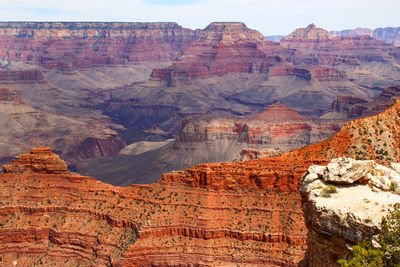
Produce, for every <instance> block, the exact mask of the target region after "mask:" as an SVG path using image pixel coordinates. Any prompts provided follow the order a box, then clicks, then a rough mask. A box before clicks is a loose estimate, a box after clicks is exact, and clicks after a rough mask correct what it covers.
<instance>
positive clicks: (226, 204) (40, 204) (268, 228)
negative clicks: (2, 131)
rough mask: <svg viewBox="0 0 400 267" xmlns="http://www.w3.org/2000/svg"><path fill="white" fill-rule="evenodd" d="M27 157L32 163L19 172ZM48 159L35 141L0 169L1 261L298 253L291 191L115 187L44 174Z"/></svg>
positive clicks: (266, 257)
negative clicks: (9, 165) (4, 170)
mask: <svg viewBox="0 0 400 267" xmlns="http://www.w3.org/2000/svg"><path fill="white" fill-rule="evenodd" d="M27 159H29V160H30V161H31V162H32V164H33V165H34V166H36V167H35V168H31V169H29V172H24V173H23V174H22V175H21V172H19V170H21V169H27V168H29V165H27V164H26V162H27ZM54 159H57V160H56V162H57V163H58V162H59V159H58V157H57V156H55V155H54V154H52V153H50V152H49V151H48V149H44V148H41V149H35V150H32V151H31V152H30V153H28V154H27V155H22V156H20V157H19V158H18V159H17V160H15V161H14V162H13V164H12V166H13V168H9V171H8V172H7V173H5V174H2V175H1V176H0V178H1V180H2V183H1V186H2V188H4V189H7V190H1V192H2V193H1V194H0V201H1V203H2V208H1V209H0V213H1V214H2V216H1V218H0V220H1V224H2V227H1V230H0V255H1V256H2V262H3V264H6V265H10V264H13V262H14V261H17V264H19V265H26V266H29V265H34V264H37V263H42V264H45V265H50V264H52V265H59V266H61V265H72V264H73V265H76V264H84V265H86V264H92V265H96V266H109V265H116V266H143V265H144V266H147V265H163V266H176V265H200V266H210V265H232V264H237V265H239V266H246V265H255V266H264V265H293V264H295V263H296V262H298V261H300V260H301V258H302V257H303V256H304V251H305V242H304V241H305V238H306V235H305V234H306V232H305V228H304V227H303V226H304V225H303V220H302V217H301V212H299V211H300V204H301V201H300V198H299V197H298V196H297V195H296V194H294V193H293V192H282V193H279V196H278V194H277V193H276V192H273V191H258V190H257V191H249V188H247V187H246V186H245V185H243V186H240V187H236V189H235V190H231V191H215V190H212V189H211V188H210V189H198V188H191V187H187V186H185V185H184V184H176V185H174V186H171V187H169V186H167V187H165V186H163V185H161V184H154V185H151V186H136V185H134V186H130V187H126V188H121V187H113V186H111V185H106V184H103V183H101V182H98V181H96V180H94V179H92V178H89V177H83V176H80V175H77V174H73V173H69V172H65V171H64V170H63V171H62V172H60V173H57V174H54V173H52V172H43V171H42V170H43V168H47V167H48V166H50V165H51V163H52V162H53V161H54ZM33 165H32V166H33ZM64 165H65V164H64ZM39 166H40V167H39ZM15 171H16V172H15ZM284 191H285V190H284ZM289 203H290V204H289ZM281 211H284V214H285V215H283V214H281ZM289 214H290V216H289Z"/></svg>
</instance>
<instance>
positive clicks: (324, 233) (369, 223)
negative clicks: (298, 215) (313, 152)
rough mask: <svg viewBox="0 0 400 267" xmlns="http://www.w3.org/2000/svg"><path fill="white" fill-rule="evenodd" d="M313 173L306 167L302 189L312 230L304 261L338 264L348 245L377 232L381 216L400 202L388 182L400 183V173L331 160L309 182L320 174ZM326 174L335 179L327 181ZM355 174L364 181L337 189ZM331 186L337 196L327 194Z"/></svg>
mask: <svg viewBox="0 0 400 267" xmlns="http://www.w3.org/2000/svg"><path fill="white" fill-rule="evenodd" d="M314 169H315V167H312V168H309V170H308V172H307V173H306V174H305V178H304V179H303V181H302V185H301V188H300V192H301V193H302V194H303V198H304V202H305V205H304V214H305V218H306V222H307V226H308V228H309V231H310V232H309V236H308V244H309V248H308V252H307V255H306V258H305V262H307V264H308V266H321V264H322V265H324V266H328V265H329V266H337V259H338V258H346V257H347V256H348V254H349V249H348V248H349V245H348V244H355V243H357V242H359V241H361V240H362V239H364V238H369V239H372V238H373V237H374V235H376V234H377V233H378V232H379V230H380V223H381V219H382V217H383V216H385V215H387V214H388V211H389V210H390V209H391V207H392V206H393V205H394V204H395V203H398V202H399V201H400V195H399V194H398V193H397V192H391V191H390V184H391V181H394V180H395V181H398V180H399V174H398V173H397V172H395V171H394V170H392V169H390V168H387V167H385V166H382V165H379V164H376V163H375V162H373V161H356V160H351V159H349V158H339V159H333V160H332V161H331V163H329V164H328V166H327V167H326V169H325V173H324V175H323V176H322V177H320V178H319V179H318V180H315V179H314V180H311V179H307V177H309V176H313V177H316V176H318V175H317V174H316V173H314V172H312V171H313V170H314ZM366 170H367V171H368V173H367V174H366V175H365V172H366ZM330 172H333V173H334V176H336V177H335V179H331V173H330ZM338 172H340V175H338ZM313 174H314V175H313ZM353 175H354V176H355V177H360V176H361V175H362V176H363V178H362V179H363V180H364V183H362V184H360V183H351V184H349V185H347V186H343V185H341V184H342V180H343V181H344V182H346V183H347V182H348V181H349V177H351V176H353ZM350 179H351V178H350ZM351 180H352V179H351ZM353 180H357V179H353ZM333 185H335V186H336V188H337V189H336V190H337V192H331V193H330V194H329V195H328V194H327V192H328V190H327V189H326V188H329V187H328V186H331V187H332V186H333ZM372 186H374V188H371V187H372ZM396 189H397V188H396ZM323 192H324V193H323Z"/></svg>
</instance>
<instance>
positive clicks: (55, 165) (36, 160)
mask: <svg viewBox="0 0 400 267" xmlns="http://www.w3.org/2000/svg"><path fill="white" fill-rule="evenodd" d="M66 171H67V164H65V162H64V161H62V160H61V159H60V158H59V157H58V156H57V155H56V154H54V153H52V151H51V149H50V148H49V147H38V148H34V149H32V150H31V151H29V153H28V154H24V155H21V156H18V157H17V158H16V159H15V160H13V161H12V163H11V164H8V165H4V166H3V172H4V173H15V174H24V173H26V172H29V173H31V172H33V173H43V174H60V173H65V172H66Z"/></svg>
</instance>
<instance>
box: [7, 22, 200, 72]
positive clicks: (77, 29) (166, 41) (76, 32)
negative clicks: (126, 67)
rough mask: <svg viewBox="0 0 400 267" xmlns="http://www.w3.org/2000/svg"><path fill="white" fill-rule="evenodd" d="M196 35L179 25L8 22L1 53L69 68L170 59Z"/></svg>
mask: <svg viewBox="0 0 400 267" xmlns="http://www.w3.org/2000/svg"><path fill="white" fill-rule="evenodd" d="M193 34H194V33H193V31H192V30H190V29H185V28H182V27H181V26H179V25H178V24H176V23H101V22H99V23H85V22H57V23H44V22H43V23H41V22H2V23H0V38H1V39H2V42H1V46H0V57H7V58H8V59H10V60H22V61H25V62H35V63H38V64H40V65H42V66H44V67H46V68H60V69H64V70H68V69H71V68H88V67H93V66H98V65H105V64H121V63H125V62H138V61H159V60H164V61H169V60H172V59H174V58H175V57H177V56H178V55H179V53H180V49H182V47H184V46H185V45H187V44H188V43H189V42H190V41H191V39H192V38H193Z"/></svg>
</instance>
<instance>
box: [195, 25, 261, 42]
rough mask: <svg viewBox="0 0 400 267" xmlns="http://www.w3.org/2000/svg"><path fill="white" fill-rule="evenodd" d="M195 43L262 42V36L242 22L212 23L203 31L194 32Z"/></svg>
mask: <svg viewBox="0 0 400 267" xmlns="http://www.w3.org/2000/svg"><path fill="white" fill-rule="evenodd" d="M196 40H197V41H203V42H204V41H209V42H221V43H228V44H230V43H236V42H263V41H264V40H265V39H264V36H263V35H262V34H261V33H260V32H258V31H256V30H252V29H249V28H248V27H247V26H246V24H244V23H243V22H212V23H211V24H210V25H208V26H207V27H206V28H204V29H203V30H196Z"/></svg>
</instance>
